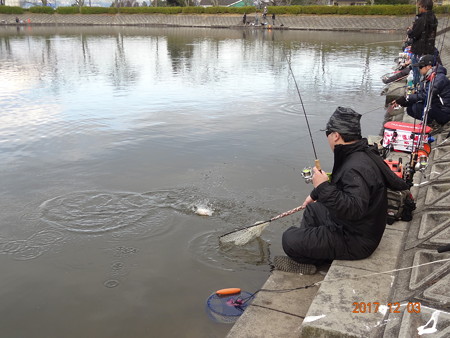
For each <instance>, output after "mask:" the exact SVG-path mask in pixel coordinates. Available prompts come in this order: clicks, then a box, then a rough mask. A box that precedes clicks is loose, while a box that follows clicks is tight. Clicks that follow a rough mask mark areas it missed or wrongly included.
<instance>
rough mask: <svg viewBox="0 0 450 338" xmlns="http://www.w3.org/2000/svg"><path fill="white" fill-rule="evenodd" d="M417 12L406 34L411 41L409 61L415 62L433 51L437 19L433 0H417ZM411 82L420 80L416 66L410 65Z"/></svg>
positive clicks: (415, 82)
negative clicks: (412, 76) (411, 72)
mask: <svg viewBox="0 0 450 338" xmlns="http://www.w3.org/2000/svg"><path fill="white" fill-rule="evenodd" d="M417 5H418V8H419V14H418V15H417V16H416V20H415V21H414V23H413V26H412V27H411V28H408V30H407V35H408V38H409V40H410V42H411V53H412V57H411V61H412V63H413V64H417V63H418V62H419V59H420V57H421V56H422V55H426V54H431V55H433V54H434V53H435V48H434V44H435V40H436V31H437V26H438V20H437V18H436V15H434V13H433V11H432V10H433V0H419V1H418V3H417ZM412 71H413V75H414V78H413V83H414V85H417V84H418V83H419V81H420V72H419V68H418V67H414V66H413V67H412Z"/></svg>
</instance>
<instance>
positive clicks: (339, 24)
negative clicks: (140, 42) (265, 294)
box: [0, 13, 412, 32]
mask: <svg viewBox="0 0 450 338" xmlns="http://www.w3.org/2000/svg"><path fill="white" fill-rule="evenodd" d="M17 17H18V18H19V20H22V21H23V22H24V24H25V25H26V24H28V23H29V24H31V25H103V26H180V27H209V28H232V27H244V25H243V24H242V16H241V15H234V14H227V15H225V14H224V15H206V14H202V15H188V14H178V15H165V14H115V15H107V14H90V15H79V14H76V15H61V14H51V15H49V14H33V13H25V14H23V15H18V16H17ZM15 18H16V15H8V14H0V23H2V24H8V25H15V24H16V22H15ZM254 20H255V16H254V15H251V14H250V15H248V16H247V21H249V22H252V21H254ZM259 21H260V22H261V17H260V18H259ZM267 22H268V24H270V25H272V20H271V19H269V18H268V20H267ZM411 22H412V18H411V16H352V15H336V16H334V15H278V16H277V17H276V21H275V25H273V27H272V28H274V29H297V30H324V31H374V32H375V31H383V32H393V31H405V29H406V27H408V26H410V25H411ZM247 27H253V28H255V27H256V26H247ZM257 27H258V28H260V27H261V26H257ZM266 27H267V26H266Z"/></svg>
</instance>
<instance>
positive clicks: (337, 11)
mask: <svg viewBox="0 0 450 338" xmlns="http://www.w3.org/2000/svg"><path fill="white" fill-rule="evenodd" d="M257 11H260V10H257V9H256V7H254V6H249V7H192V6H191V7H119V8H117V7H77V6H71V7H58V8H57V9H56V10H54V9H53V8H51V7H47V6H36V7H31V8H29V9H27V10H25V9H23V8H21V7H13V6H0V13H3V14H24V13H26V12H31V13H45V14H54V13H58V14H79V13H81V14H117V13H121V14H244V13H247V14H249V13H254V12H257ZM268 11H269V13H275V14H290V15H297V14H315V15H321V14H327V15H330V14H333V15H413V14H415V13H416V6H414V5H373V6H269V7H268ZM433 11H434V12H435V13H436V14H444V13H449V12H450V6H435V7H434V9H433Z"/></svg>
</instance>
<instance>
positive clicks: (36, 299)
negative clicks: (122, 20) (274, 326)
mask: <svg viewBox="0 0 450 338" xmlns="http://www.w3.org/2000/svg"><path fill="white" fill-rule="evenodd" d="M400 39H401V36H393V35H381V34H367V33H331V32H301V31H268V30H265V31H259V30H254V31H252V30H247V31H243V30H235V31H234V30H212V29H188V28H130V27H128V28H110V27H107V28H96V27H86V28H63V27H61V28H43V27H32V28H25V29H19V30H16V28H6V27H0V108H1V114H0V163H1V167H0V168H1V169H0V184H1V189H0V206H1V210H2V212H1V216H0V266H1V271H2V277H1V278H0V300H1V305H0V336H1V337H33V338H37V337H46V338H48V337H96V338H102V337H224V336H225V335H226V333H227V332H228V330H229V329H230V325H227V324H217V323H214V322H213V321H211V320H210V319H209V318H208V316H207V314H206V313H205V302H206V299H207V298H208V296H209V295H210V294H211V293H212V292H214V291H215V290H218V289H222V288H227V287H241V288H242V289H243V290H246V291H248V292H254V291H256V290H257V289H258V288H260V287H261V286H262V284H263V283H264V282H265V280H266V279H267V277H268V276H269V274H270V262H271V260H272V258H273V256H274V255H279V254H281V253H282V249H281V246H280V237H281V233H282V232H283V230H285V229H286V228H287V227H288V226H290V225H293V224H296V223H297V222H298V220H299V217H301V215H300V214H298V215H293V216H289V217H286V218H284V219H283V220H280V221H277V222H274V223H273V224H271V226H270V227H268V228H267V229H266V230H265V231H264V233H263V236H262V239H261V240H257V241H254V242H253V243H250V244H249V245H247V246H245V247H242V248H236V247H232V248H220V247H219V243H218V240H217V237H218V236H219V235H220V234H222V233H225V232H227V231H230V230H231V229H233V228H235V227H240V226H245V225H249V224H252V223H253V222H255V221H258V220H264V219H268V218H271V217H272V216H275V215H277V214H279V213H281V212H283V211H286V210H289V209H291V208H293V207H296V206H298V205H299V204H301V202H302V201H303V200H304V198H305V197H306V196H307V194H308V193H309V191H310V189H311V186H308V185H306V184H305V183H304V182H303V180H302V178H301V176H300V172H301V170H302V169H303V167H305V166H311V165H313V163H314V155H313V152H312V147H311V143H310V140H309V135H308V132H307V129H306V123H305V118H304V116H303V112H302V109H301V105H300V103H299V98H298V95H297V91H296V89H295V85H294V82H293V78H292V76H290V75H289V70H288V64H287V62H286V58H285V56H284V55H285V54H286V55H287V56H288V58H289V59H290V60H291V63H292V68H293V71H294V73H295V78H296V80H297V82H298V85H299V87H300V90H301V94H302V98H303V101H304V104H305V108H306V112H307V114H308V118H309V122H310V125H311V128H312V130H313V137H314V141H315V146H316V148H317V155H318V157H319V158H320V159H321V162H322V166H323V167H324V168H325V169H329V170H331V165H332V157H331V153H330V150H329V147H328V144H327V143H326V139H325V135H324V133H323V132H320V131H319V129H321V128H323V127H324V125H325V123H326V121H327V120H328V117H329V116H330V115H331V113H332V112H333V111H334V109H335V108H336V107H337V106H338V105H343V106H351V107H353V108H354V109H355V110H357V111H358V112H360V113H367V112H370V113H367V114H366V115H364V116H363V118H362V125H363V133H364V134H366V135H367V134H378V133H379V131H380V129H381V124H382V121H383V116H384V110H383V108H382V106H383V104H384V97H382V96H380V92H381V89H382V87H383V86H382V83H381V81H380V77H381V75H383V74H384V73H387V72H389V70H390V67H391V66H392V65H393V58H394V57H395V56H396V55H397V53H398V51H399V49H400V42H399V41H398V40H400ZM395 40H397V41H398V42H392V41H395ZM389 41H391V42H389ZM377 107H379V109H376V108H377ZM199 206H200V207H201V206H203V207H207V208H209V209H211V210H212V211H213V214H212V216H210V217H207V216H198V215H196V214H195V213H194V210H195V207H199Z"/></svg>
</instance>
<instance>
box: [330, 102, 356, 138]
mask: <svg viewBox="0 0 450 338" xmlns="http://www.w3.org/2000/svg"><path fill="white" fill-rule="evenodd" d="M361 116H362V115H361V114H358V113H357V112H355V111H354V110H353V109H352V108H345V107H337V108H336V110H335V111H334V113H333V115H331V117H330V120H329V121H328V123H327V127H326V131H330V132H333V131H337V132H338V133H339V134H344V135H355V136H361V123H360V120H361Z"/></svg>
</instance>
